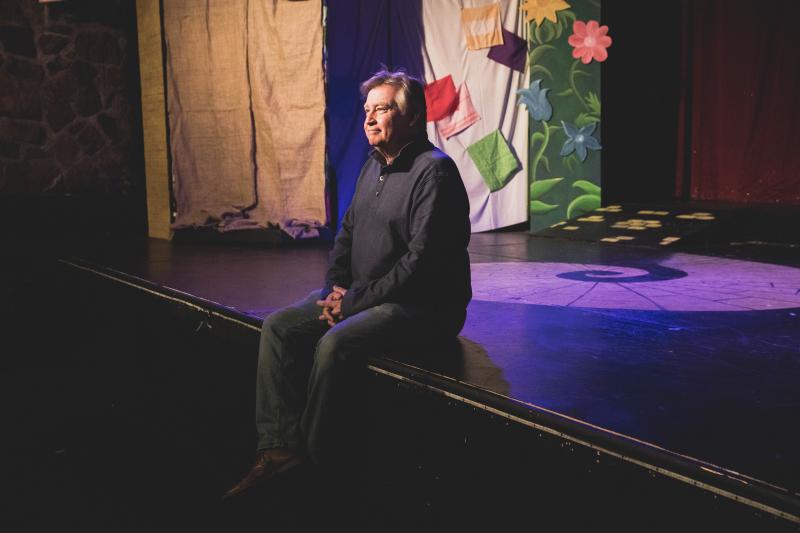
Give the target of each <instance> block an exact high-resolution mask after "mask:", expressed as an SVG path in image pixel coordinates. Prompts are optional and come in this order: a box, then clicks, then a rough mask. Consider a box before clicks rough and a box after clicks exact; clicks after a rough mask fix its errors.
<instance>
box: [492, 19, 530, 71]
mask: <svg viewBox="0 0 800 533" xmlns="http://www.w3.org/2000/svg"><path fill="white" fill-rule="evenodd" d="M487 57H488V58H489V59H491V60H494V61H497V62H498V63H501V64H503V65H505V66H507V67H508V68H510V69H513V70H518V71H519V72H525V60H526V59H527V57H528V46H527V43H526V42H525V39H523V38H522V37H519V36H517V35H516V34H514V33H511V32H510V31H508V30H507V29H505V28H503V44H500V45H497V46H492V47H491V48H489V55H488V56H487Z"/></svg>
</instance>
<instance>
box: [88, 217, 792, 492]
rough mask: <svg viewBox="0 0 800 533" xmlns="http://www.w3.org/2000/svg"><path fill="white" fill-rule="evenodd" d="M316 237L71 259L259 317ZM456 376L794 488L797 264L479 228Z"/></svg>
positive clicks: (309, 282) (288, 283)
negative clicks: (305, 241)
mask: <svg viewBox="0 0 800 533" xmlns="http://www.w3.org/2000/svg"><path fill="white" fill-rule="evenodd" d="M327 254H328V247H327V246H325V245H321V244H316V245H315V244H303V245H299V246H292V247H276V246H272V247H265V246H255V245H235V246H222V245H202V244H175V243H168V242H165V241H156V240H152V241H149V243H148V245H147V248H146V250H144V251H142V250H139V251H131V250H128V251H127V252H126V253H122V254H120V253H119V252H113V253H112V252H108V253H106V254H103V256H98V255H94V256H93V257H83V259H88V260H90V261H94V262H95V263H97V264H102V265H104V266H107V267H110V268H112V269H116V270H119V271H121V272H124V273H127V274H130V275H133V276H137V277H141V278H143V279H145V280H148V281H150V282H153V283H155V284H158V285H162V286H164V287H168V288H171V289H175V290H178V291H181V292H184V293H188V294H190V295H193V296H196V297H200V298H203V299H206V300H210V301H212V302H216V303H218V304H220V305H222V306H225V307H228V308H231V309H235V310H237V311H238V312H241V313H244V314H247V315H250V316H253V317H259V318H260V317H264V316H266V315H267V314H269V313H270V312H272V311H273V310H275V309H277V308H279V307H281V306H284V305H286V304H289V303H291V302H292V301H294V300H296V299H299V298H300V297H302V296H304V295H305V294H307V293H308V292H309V291H311V290H313V289H315V288H318V287H319V286H320V285H321V282H322V279H323V276H324V273H325V270H326V267H327ZM470 255H471V260H472V263H473V265H472V267H473V290H474V298H473V301H472V302H471V304H470V307H469V313H468V318H467V322H466V325H465V326H464V329H463V331H462V332H461V337H460V344H461V347H462V349H463V363H462V364H460V365H458V366H457V367H453V368H438V369H437V370H436V371H437V372H442V373H444V374H446V375H449V376H450V377H452V378H454V379H457V380H459V381H462V382H465V383H468V384H470V385H472V386H474V387H477V388H481V389H485V390H488V391H491V392H493V393H496V394H499V395H503V396H506V397H509V398H512V399H513V400H515V401H517V402H522V403H524V404H529V405H532V406H536V407H537V408H539V409H542V410H547V411H552V412H555V413H559V414H561V415H565V416H567V417H570V418H573V419H577V420H580V421H583V422H586V423H588V424H591V425H594V426H598V427H600V428H603V429H605V430H609V431H611V432H613V433H616V434H620V435H624V436H627V437H630V438H632V439H636V440H639V441H644V442H646V443H649V444H652V445H655V446H657V447H660V448H664V449H666V450H669V451H670V452H674V453H677V454H681V455H685V456H688V457H691V458H694V459H697V460H700V461H703V462H706V463H710V464H713V465H717V466H719V467H722V468H725V469H728V470H732V471H735V472H738V473H740V474H742V475H743V476H745V477H752V478H755V479H757V480H761V481H763V482H766V483H769V484H774V485H777V486H779V487H783V488H785V489H788V492H790V493H792V492H793V493H795V494H797V493H798V492H800V451H798V450H800V431H798V424H797V421H798V420H800V387H798V386H797V384H798V383H800V316H799V315H800V268H798V267H800V261H797V259H798V258H795V257H792V256H786V257H784V258H783V260H781V261H780V263H781V264H776V263H775V262H773V263H767V262H759V261H757V260H753V259H752V258H751V259H745V258H741V257H737V258H731V257H722V256H719V255H716V256H712V255H699V254H697V253H687V252H681V251H676V250H665V249H649V248H639V247H629V246H622V245H616V244H614V245H609V244H605V243H593V242H581V241H577V240H561V239H553V238H544V237H536V236H531V235H530V234H528V233H527V232H517V233H514V232H507V233H503V232H500V233H486V234H476V235H473V237H472V242H471V244H470Z"/></svg>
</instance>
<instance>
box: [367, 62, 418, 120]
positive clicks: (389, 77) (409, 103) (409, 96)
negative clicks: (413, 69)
mask: <svg viewBox="0 0 800 533" xmlns="http://www.w3.org/2000/svg"><path fill="white" fill-rule="evenodd" d="M381 85H390V86H392V87H395V88H397V89H398V91H397V93H396V95H395V103H396V104H397V108H398V109H399V110H400V113H402V114H403V115H405V114H406V113H412V114H414V115H419V121H418V122H417V126H418V127H419V129H420V130H424V129H425V125H426V123H427V121H428V107H427V105H426V104H425V85H424V84H423V83H422V82H421V81H420V80H418V79H417V78H415V77H413V76H409V74H408V73H407V72H406V71H405V70H404V69H398V70H394V71H392V70H389V69H388V68H386V67H385V66H381V69H380V70H379V71H377V72H376V73H375V74H373V75H372V77H370V78H369V79H368V80H366V81H365V82H364V83H362V84H361V96H364V97H366V96H367V94H369V92H370V91H371V90H372V89H374V88H375V87H379V86H381Z"/></svg>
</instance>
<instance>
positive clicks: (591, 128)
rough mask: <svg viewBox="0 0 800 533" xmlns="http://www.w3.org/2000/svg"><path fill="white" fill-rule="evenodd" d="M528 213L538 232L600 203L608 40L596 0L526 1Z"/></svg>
mask: <svg viewBox="0 0 800 533" xmlns="http://www.w3.org/2000/svg"><path fill="white" fill-rule="evenodd" d="M520 9H521V10H522V11H523V12H524V14H525V17H526V20H528V21H529V23H530V24H529V27H528V30H529V31H528V63H529V65H530V73H531V83H530V88H528V89H525V90H523V91H519V94H518V101H519V104H520V105H524V106H525V107H526V108H527V110H528V112H529V113H530V115H531V118H532V121H531V125H530V130H531V132H530V143H529V145H530V158H529V161H530V164H529V175H530V213H531V230H532V231H537V230H540V229H543V228H546V227H548V226H551V225H553V224H555V223H557V222H560V221H563V220H565V219H569V218H574V217H579V216H581V215H583V214H585V213H587V212H589V211H591V210H593V209H596V208H598V207H600V193H601V189H600V154H601V151H602V143H601V139H600V135H599V134H600V128H599V123H600V117H601V103H600V97H599V94H600V65H599V63H600V62H602V61H605V60H606V59H607V58H608V47H609V46H611V42H612V39H611V37H609V36H608V26H601V25H600V23H599V22H598V20H599V18H600V3H599V1H598V0H571V1H568V2H565V1H563V0H525V1H524V2H523V3H522V4H521V5H520Z"/></svg>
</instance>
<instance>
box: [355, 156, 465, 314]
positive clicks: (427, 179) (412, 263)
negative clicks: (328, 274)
mask: <svg viewBox="0 0 800 533" xmlns="http://www.w3.org/2000/svg"><path fill="white" fill-rule="evenodd" d="M412 194H413V200H412V207H411V210H410V214H409V216H410V223H409V233H410V241H409V243H408V251H407V252H406V253H405V254H403V255H402V256H401V257H400V259H399V260H398V261H397V262H396V263H395V264H394V265H393V266H392V268H391V269H389V271H388V272H387V273H386V274H385V275H383V276H381V277H380V278H377V279H374V280H370V281H369V282H366V283H364V284H357V285H355V286H353V287H351V288H350V289H348V291H347V294H346V295H345V296H344V298H343V300H342V314H343V315H344V316H345V317H348V316H352V315H354V314H356V313H358V312H360V311H363V310H364V309H368V308H370V307H373V306H376V305H379V304H381V303H384V302H387V301H391V300H392V299H393V297H396V296H397V295H398V294H400V293H401V292H402V291H404V290H408V289H409V286H410V285H412V284H413V285H414V286H415V287H414V288H415V289H416V290H419V288H420V287H424V286H425V285H426V284H425V282H424V280H430V279H436V276H437V274H440V272H438V271H439V270H441V269H442V268H443V265H444V264H446V260H445V258H446V257H447V254H449V253H450V252H451V251H452V250H457V249H459V247H460V248H461V249H463V248H464V247H466V244H467V243H468V242H469V224H468V222H467V224H466V225H465V224H464V221H468V220H469V200H468V199H467V196H466V191H465V190H464V186H463V184H462V182H461V177H460V176H459V174H458V170H457V169H456V168H455V165H454V164H450V165H438V166H436V167H433V168H431V169H429V170H428V171H427V172H426V174H425V175H423V176H422V177H421V178H420V181H419V182H418V184H417V186H416V187H415V190H414V192H413V193H412Z"/></svg>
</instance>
